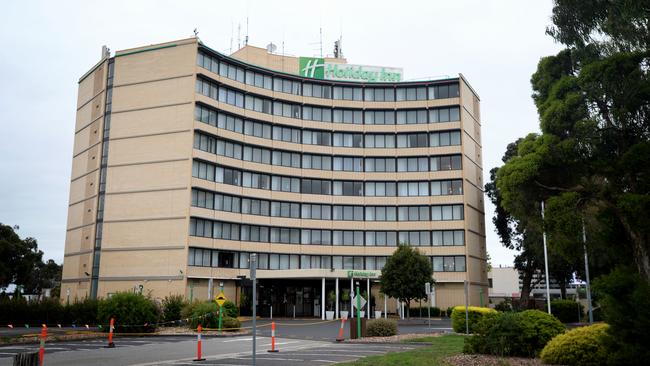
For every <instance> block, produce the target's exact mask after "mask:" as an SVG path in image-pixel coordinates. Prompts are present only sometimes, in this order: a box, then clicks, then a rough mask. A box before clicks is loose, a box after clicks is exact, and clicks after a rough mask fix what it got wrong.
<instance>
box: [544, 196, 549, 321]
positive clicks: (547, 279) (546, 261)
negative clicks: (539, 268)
mask: <svg viewBox="0 0 650 366" xmlns="http://www.w3.org/2000/svg"><path fill="white" fill-rule="evenodd" d="M542 225H544V201H542ZM542 240H543V242H544V271H545V272H544V273H545V277H546V281H544V282H546V308H547V310H548V313H549V314H550V313H551V288H550V282H551V276H549V274H548V250H547V249H546V230H545V229H544V228H543V227H542Z"/></svg>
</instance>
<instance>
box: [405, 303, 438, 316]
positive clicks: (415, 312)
mask: <svg viewBox="0 0 650 366" xmlns="http://www.w3.org/2000/svg"><path fill="white" fill-rule="evenodd" d="M429 309H430V311H431V316H435V317H439V316H440V314H441V312H440V308H437V307H435V306H432V307H430V308H429ZM409 315H410V316H420V315H421V316H422V317H424V318H426V317H427V315H428V314H427V308H426V307H422V308H410V309H409Z"/></svg>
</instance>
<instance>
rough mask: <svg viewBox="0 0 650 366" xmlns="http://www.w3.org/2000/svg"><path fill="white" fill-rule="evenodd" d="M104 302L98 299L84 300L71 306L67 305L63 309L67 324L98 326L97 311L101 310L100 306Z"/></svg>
mask: <svg viewBox="0 0 650 366" xmlns="http://www.w3.org/2000/svg"><path fill="white" fill-rule="evenodd" d="M102 301H103V300H97V299H84V300H82V301H76V300H75V302H73V303H71V304H70V305H66V306H65V307H64V309H63V311H64V319H65V320H63V322H64V323H65V324H77V325H84V324H96V323H97V311H98V309H99V304H100V303H101V302H102Z"/></svg>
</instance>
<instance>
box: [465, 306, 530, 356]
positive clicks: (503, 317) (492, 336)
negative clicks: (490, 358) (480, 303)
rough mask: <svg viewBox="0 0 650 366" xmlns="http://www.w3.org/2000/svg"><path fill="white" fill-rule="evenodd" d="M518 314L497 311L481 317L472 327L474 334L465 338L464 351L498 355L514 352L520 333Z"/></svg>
mask: <svg viewBox="0 0 650 366" xmlns="http://www.w3.org/2000/svg"><path fill="white" fill-rule="evenodd" d="M520 330H521V329H520V325H519V314H518V313H513V312H506V313H498V314H497V315H494V316H487V317H484V318H483V319H481V320H480V321H479V322H478V323H477V324H476V326H475V327H474V333H475V335H474V336H473V337H467V338H465V346H464V349H463V351H464V352H465V353H484V354H494V355H498V356H506V355H511V354H514V349H515V348H518V345H517V344H515V343H516V341H517V337H518V336H519V334H520Z"/></svg>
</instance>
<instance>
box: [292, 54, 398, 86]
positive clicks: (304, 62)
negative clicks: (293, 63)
mask: <svg viewBox="0 0 650 366" xmlns="http://www.w3.org/2000/svg"><path fill="white" fill-rule="evenodd" d="M298 66H299V71H300V76H304V77H308V78H314V79H323V80H336V81H356V82H362V83H393V82H396V81H402V74H403V70H402V69H400V68H395V67H383V66H366V65H350V64H339V63H333V62H326V61H325V59H324V58H319V57H300V58H299V59H298Z"/></svg>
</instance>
